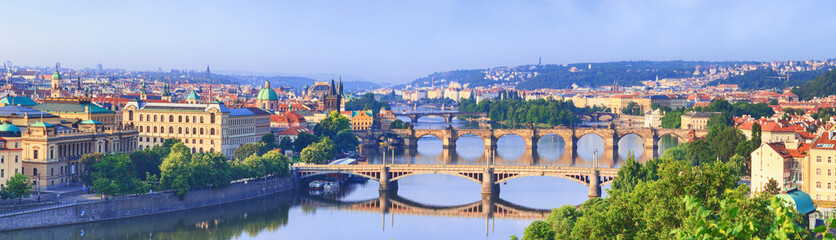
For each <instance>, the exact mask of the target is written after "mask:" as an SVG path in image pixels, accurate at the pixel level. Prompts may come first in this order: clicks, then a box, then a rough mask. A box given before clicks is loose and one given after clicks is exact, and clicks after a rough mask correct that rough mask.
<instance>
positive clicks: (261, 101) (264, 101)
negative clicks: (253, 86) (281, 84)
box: [255, 81, 279, 111]
mask: <svg viewBox="0 0 836 240" xmlns="http://www.w3.org/2000/svg"><path fill="white" fill-rule="evenodd" d="M255 105H256V106H257V107H258V108H261V109H264V110H267V111H276V110H278V109H279V95H278V94H276V91H275V90H273V89H272V88H270V81H266V82H264V88H262V89H261V91H259V92H258V96H257V97H256V99H255Z"/></svg>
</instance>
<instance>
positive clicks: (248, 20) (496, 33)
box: [0, 1, 836, 83]
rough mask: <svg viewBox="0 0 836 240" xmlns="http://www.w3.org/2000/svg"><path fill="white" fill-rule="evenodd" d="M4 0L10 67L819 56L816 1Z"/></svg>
mask: <svg viewBox="0 0 836 240" xmlns="http://www.w3.org/2000/svg"><path fill="white" fill-rule="evenodd" d="M650 5H651V4H642V3H636V2H632V1H488V2H480V3H479V4H474V3H473V2H467V1H414V2H400V1H399V2H388V1H362V2H353V1H346V2H344V1H317V2H303V3H298V2H290V1H281V2H237V1H236V2H224V1H177V2H168V1H151V2H147V1H143V2H111V1H85V2H67V1H46V2H41V1H37V2H33V1H14V2H6V3H4V4H3V8H4V9H5V10H4V13H3V14H2V15H0V22H3V23H4V32H6V33H8V35H6V34H4V35H6V36H5V37H2V38H0V58H2V60H3V61H5V60H12V61H14V63H15V64H16V65H20V66H47V65H52V64H54V63H55V62H61V63H62V66H63V67H68V68H85V67H91V68H92V67H94V66H95V65H96V63H97V62H102V63H103V65H104V66H105V68H122V69H127V70H157V69H158V68H161V69H163V70H164V71H168V70H169V69H205V67H206V66H207V65H210V66H212V69H213V70H216V69H217V71H219V72H223V71H236V72H251V73H261V74H281V75H291V76H312V75H322V74H344V75H352V76H357V77H358V78H361V79H364V80H369V81H373V82H389V83H391V82H399V83H400V82H408V81H411V80H414V79H416V78H418V77H422V76H426V75H427V74H430V73H433V72H439V71H447V70H454V69H473V68H490V67H497V66H516V65H525V64H536V63H537V60H538V58H540V57H542V59H543V63H548V64H566V63H576V62H606V61H622V60H709V61H720V60H754V61H772V60H806V59H818V60H823V59H828V58H831V57H832V56H834V53H836V46H834V45H833V44H830V39H834V37H836V34H834V32H833V31H827V30H828V29H829V28H831V27H832V26H834V25H836V16H834V15H833V14H831V13H830V11H831V10H832V9H836V6H834V5H836V3H834V2H829V1H792V2H779V1H739V2H738V1H734V2H729V1H675V2H660V3H656V4H652V6H650Z"/></svg>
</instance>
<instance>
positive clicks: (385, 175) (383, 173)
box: [379, 166, 398, 192]
mask: <svg viewBox="0 0 836 240" xmlns="http://www.w3.org/2000/svg"><path fill="white" fill-rule="evenodd" d="M391 177H392V176H391V173H390V172H389V167H387V166H384V167H383V168H382V169H381V170H380V188H379V190H380V191H381V192H386V191H397V190H398V180H395V181H390V180H389V179H391Z"/></svg>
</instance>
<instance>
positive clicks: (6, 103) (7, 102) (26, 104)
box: [0, 97, 38, 107]
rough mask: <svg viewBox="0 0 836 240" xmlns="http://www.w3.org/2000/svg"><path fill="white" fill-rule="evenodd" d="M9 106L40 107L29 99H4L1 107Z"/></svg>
mask: <svg viewBox="0 0 836 240" xmlns="http://www.w3.org/2000/svg"><path fill="white" fill-rule="evenodd" d="M9 105H14V106H23V107H32V106H35V105H38V103H37V102H35V101H34V100H32V99H31V98H28V97H4V98H3V99H0V107H5V106H9Z"/></svg>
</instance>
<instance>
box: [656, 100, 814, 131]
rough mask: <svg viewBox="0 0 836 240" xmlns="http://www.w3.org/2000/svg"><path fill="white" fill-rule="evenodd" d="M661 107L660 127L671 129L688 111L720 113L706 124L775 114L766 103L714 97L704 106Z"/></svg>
mask: <svg viewBox="0 0 836 240" xmlns="http://www.w3.org/2000/svg"><path fill="white" fill-rule="evenodd" d="M662 109H663V110H662V111H663V112H665V115H664V116H663V117H662V119H661V122H662V127H663V128H671V129H673V128H679V127H680V125H681V117H682V115H683V114H685V113H688V112H717V113H720V115H719V116H714V115H712V116H711V117H712V119H709V120H710V124H707V125H713V124H715V123H724V124H726V125H731V124H732V123H733V118H734V117H740V116H743V115H749V116H751V117H752V118H755V119H759V118H761V117H769V116H772V115H773V114H775V111H774V110H772V108H771V107H769V105H768V104H766V103H755V104H752V103H748V102H743V101H740V102H736V103H734V104H731V103H729V102H728V101H726V100H725V99H715V100H714V101H711V103H710V104H709V105H708V106H705V107H700V106H695V107H691V108H687V109H670V108H664V107H662ZM828 116H829V115H828Z"/></svg>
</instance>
